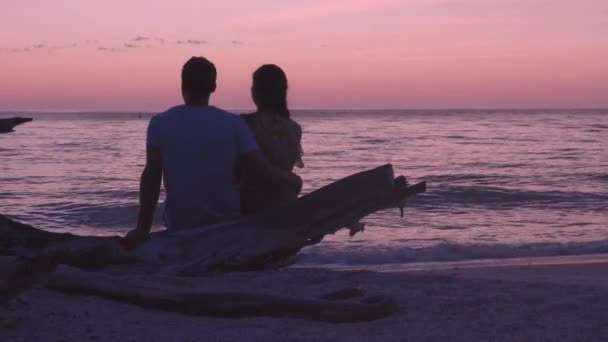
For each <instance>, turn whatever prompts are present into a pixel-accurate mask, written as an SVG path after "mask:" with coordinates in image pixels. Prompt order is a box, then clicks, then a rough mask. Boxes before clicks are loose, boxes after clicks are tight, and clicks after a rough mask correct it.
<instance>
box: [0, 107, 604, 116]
mask: <svg viewBox="0 0 608 342" xmlns="http://www.w3.org/2000/svg"><path fill="white" fill-rule="evenodd" d="M168 108H171V107H168ZM168 108H167V109H168ZM222 109H223V110H225V111H228V112H233V111H234V112H253V111H255V109H254V108H222ZM321 110H331V111H398V110H403V111H415V110H421V111H433V110H449V111H462V110H475V111H482V110H608V106H605V107H601V106H600V107H517V106H516V107H388V108H381V107H377V108H376V107H370V108H345V107H320V108H290V111H300V112H312V111H321ZM164 111H165V110H161V111H157V110H134V109H128V110H127V109H124V110H123V109H87V110H81V109H64V110H33V109H2V110H0V113H15V112H22V113H26V114H66V113H81V114H93V113H97V114H101V113H107V114H130V113H133V114H154V113H162V112H164Z"/></svg>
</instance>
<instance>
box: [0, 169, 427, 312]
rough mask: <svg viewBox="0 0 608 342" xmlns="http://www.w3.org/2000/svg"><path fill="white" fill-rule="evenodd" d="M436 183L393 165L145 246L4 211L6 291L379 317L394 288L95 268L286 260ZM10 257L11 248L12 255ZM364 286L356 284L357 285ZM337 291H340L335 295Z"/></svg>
mask: <svg viewBox="0 0 608 342" xmlns="http://www.w3.org/2000/svg"><path fill="white" fill-rule="evenodd" d="M425 190H426V184H425V183H424V182H422V183H419V184H416V185H414V186H408V184H407V182H406V181H405V178H403V177H397V178H394V176H393V170H392V167H391V165H384V166H381V167H378V168H375V169H372V170H369V171H364V172H360V173H357V174H354V175H352V176H349V177H346V178H344V179H341V180H339V181H337V182H334V183H332V184H330V185H328V186H326V187H323V188H321V189H319V190H316V191H314V192H311V193H310V194H308V195H305V196H303V197H301V198H299V199H298V200H296V201H293V202H291V203H289V204H286V205H285V206H283V207H280V208H276V209H273V210H270V211H267V212H264V213H261V214H258V215H255V216H250V217H245V218H242V219H239V220H235V221H232V222H227V223H222V224H217V225H214V226H209V227H201V228H195V229H190V230H186V231H178V232H170V231H164V232H159V233H154V234H151V236H150V237H149V239H148V240H147V241H146V242H144V243H143V244H142V245H141V246H139V247H138V248H137V249H136V250H135V251H127V250H125V249H124V247H123V245H122V243H121V238H120V237H93V236H77V235H73V234H68V233H63V234H60V233H51V232H46V231H42V230H39V229H35V228H33V227H31V226H28V225H25V224H22V223H19V222H16V221H13V220H11V219H9V218H7V217H5V216H2V215H0V236H1V237H2V238H1V239H0V256H5V257H1V258H0V261H2V262H0V280H3V282H2V283H1V284H0V290H2V291H0V292H2V293H3V294H4V295H3V296H2V298H1V299H4V300H9V299H11V298H13V297H15V296H16V295H18V294H19V293H20V292H21V291H23V290H25V289H27V288H28V287H29V286H30V285H31V284H32V283H34V282H38V281H40V279H43V282H44V283H45V284H46V286H47V287H49V288H52V289H55V290H60V291H66V292H71V293H85V294H92V295H97V296H101V297H105V298H111V299H117V300H121V301H126V302H129V303H133V304H137V305H141V306H144V307H153V308H159V309H164V310H171V311H179V312H184V313H191V314H199V315H212V316H223V317H239V316H253V315H264V316H273V317H294V318H304V319H314V320H322V321H330V322H352V321H362V320H373V319H379V318H382V317H384V316H386V315H388V314H389V313H390V312H391V310H392V305H391V303H390V300H389V299H388V298H386V297H375V298H374V297H368V298H364V299H363V300H361V301H336V299H340V298H342V297H348V296H349V291H346V292H344V293H343V292H340V291H338V292H337V293H334V294H330V295H328V296H326V297H323V298H317V299H297V298H290V297H281V296H274V295H264V294H256V293H243V292H238V293H230V292H200V291H193V290H192V289H180V288H157V287H151V286H150V285H149V284H144V283H141V282H138V281H136V280H125V279H122V278H117V277H111V276H108V275H104V274H102V273H91V272H86V271H83V270H79V269H75V268H73V267H69V266H63V265H59V266H58V267H57V268H56V269H54V267H49V265H53V266H54V265H57V264H65V265H70V266H75V267H78V268H84V269H89V270H94V269H100V268H104V267H107V266H111V265H117V264H128V263H142V262H143V263H145V264H146V265H155V266H157V267H158V268H160V270H161V271H163V272H164V273H170V274H176V275H181V276H204V275H209V274H217V273H223V272H229V271H251V270H263V269H267V268H276V267H281V266H284V265H286V262H285V260H286V259H288V258H289V257H291V256H293V255H295V254H296V253H298V252H299V251H300V250H301V249H302V248H304V247H305V246H308V245H311V244H315V243H318V242H320V241H321V240H322V238H323V237H324V236H325V235H327V234H333V233H335V232H336V231H338V230H340V229H342V228H345V227H348V228H349V229H351V233H352V234H354V233H356V232H357V231H358V229H360V227H361V226H360V225H358V221H359V220H360V219H361V218H363V217H365V216H367V215H369V214H371V213H373V212H375V211H378V210H382V209H386V208H390V207H396V206H402V203H403V201H404V200H406V199H407V198H408V197H410V196H412V195H415V194H417V193H420V192H424V191H425ZM6 256H8V257H6ZM355 292H356V291H355ZM331 299H334V301H332V300H331Z"/></svg>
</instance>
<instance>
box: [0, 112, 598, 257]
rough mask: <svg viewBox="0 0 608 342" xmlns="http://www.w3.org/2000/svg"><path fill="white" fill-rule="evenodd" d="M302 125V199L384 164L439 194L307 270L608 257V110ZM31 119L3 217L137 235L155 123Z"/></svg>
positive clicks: (16, 143)
mask: <svg viewBox="0 0 608 342" xmlns="http://www.w3.org/2000/svg"><path fill="white" fill-rule="evenodd" d="M15 114H19V113H9V112H4V113H0V117H10V116H13V115H15ZM21 115H23V114H22V113H21ZM293 115H294V118H295V119H296V120H297V121H298V122H299V123H300V124H301V125H302V127H303V130H304V136H303V147H304V150H305V155H304V162H305V167H304V169H302V170H299V171H298V173H299V174H300V175H301V176H302V178H303V179H304V192H309V191H311V190H314V189H316V188H318V187H321V186H323V185H326V184H328V183H329V182H331V181H334V180H337V179H339V178H341V177H344V176H347V175H349V174H352V173H354V172H358V171H362V170H366V169H370V168H373V167H376V166H379V165H382V164H385V163H391V164H393V166H394V169H395V173H396V174H398V175H404V176H406V177H407V179H408V181H410V182H411V183H414V182H418V181H422V180H426V181H427V183H428V190H427V193H425V194H422V195H419V196H417V197H416V198H414V199H413V200H411V201H410V202H409V203H408V206H407V207H406V211H405V216H404V218H400V217H399V210H398V209H392V210H386V211H383V212H379V213H376V214H374V215H372V216H370V217H368V218H366V219H365V220H364V222H365V223H366V229H365V231H364V232H363V233H361V234H358V235H356V236H355V237H352V238H351V237H349V236H348V233H347V232H346V231H342V232H339V233H338V234H336V235H335V236H329V237H327V238H326V239H325V240H324V241H323V242H322V243H321V244H319V245H316V246H312V247H309V248H306V249H305V250H304V251H303V252H302V253H301V254H300V257H299V264H300V265H311V266H330V265H333V266H341V265H342V266H356V265H388V264H407V263H413V262H443V261H456V260H477V259H496V258H512V257H536V256H553V255H578V254H591V253H608V110H519V109H518V110H340V111H334V110H317V111H294V114H293ZM26 116H31V117H33V118H34V121H33V122H31V123H27V124H24V125H22V126H18V127H17V131H16V132H14V133H10V134H2V135H0V213H2V214H5V215H9V216H10V217H11V218H14V219H17V220H19V221H22V222H25V223H28V224H31V225H33V226H35V227H37V228H40V229H45V230H49V231H55V232H70V233H74V234H88V235H115V234H124V233H125V232H126V231H128V230H129V229H131V228H132V227H134V225H135V218H136V212H137V207H138V185H139V176H140V174H141V171H142V168H143V163H144V149H145V131H146V125H147V123H148V120H149V117H150V114H149V113H142V114H141V118H140V113H101V112H99V113H44V114H27V115H26ZM161 197H162V196H161ZM161 201H162V199H161ZM161 211H162V206H161V207H160V208H159V209H157V215H156V223H155V229H162V220H161V219H160V218H161V215H160V212H161Z"/></svg>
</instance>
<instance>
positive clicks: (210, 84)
mask: <svg viewBox="0 0 608 342" xmlns="http://www.w3.org/2000/svg"><path fill="white" fill-rule="evenodd" d="M216 79H217V71H216V69H215V65H213V63H211V62H210V61H209V60H208V59H206V58H204V57H192V58H190V59H189V60H188V61H187V62H186V64H184V67H183V68H182V91H183V92H186V93H188V94H190V95H194V96H209V95H211V93H212V92H214V91H215V82H216Z"/></svg>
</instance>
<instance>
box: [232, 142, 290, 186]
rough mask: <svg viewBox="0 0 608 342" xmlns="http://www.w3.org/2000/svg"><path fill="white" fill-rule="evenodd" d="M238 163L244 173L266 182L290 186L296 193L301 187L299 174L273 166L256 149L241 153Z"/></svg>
mask: <svg viewBox="0 0 608 342" xmlns="http://www.w3.org/2000/svg"><path fill="white" fill-rule="evenodd" d="M239 165H241V166H242V168H243V170H244V172H245V174H247V175H251V176H252V177H254V178H256V179H260V180H263V181H264V182H266V183H268V184H272V185H274V186H277V187H285V186H287V187H291V188H293V189H294V190H296V193H300V190H301V189H302V178H300V176H298V175H296V174H295V173H292V172H289V171H284V170H281V169H278V168H275V167H274V166H272V165H271V164H270V162H268V160H266V158H264V156H263V155H262V154H261V153H260V151H258V150H255V151H251V152H247V153H243V154H241V156H240V160H239Z"/></svg>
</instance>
